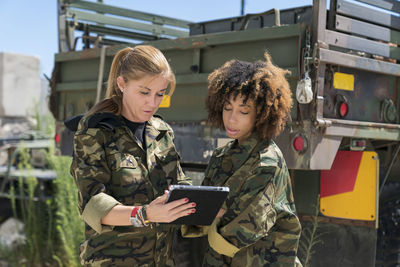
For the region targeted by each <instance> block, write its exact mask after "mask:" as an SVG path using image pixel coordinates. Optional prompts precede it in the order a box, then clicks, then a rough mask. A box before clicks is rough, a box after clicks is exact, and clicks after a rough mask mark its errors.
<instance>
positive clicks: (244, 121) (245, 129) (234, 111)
mask: <svg viewBox="0 0 400 267" xmlns="http://www.w3.org/2000/svg"><path fill="white" fill-rule="evenodd" d="M243 101H244V97H243V96H241V95H238V96H237V97H236V99H233V96H232V97H231V98H230V99H229V100H227V101H226V102H225V104H224V108H223V111H222V119H223V121H224V126H225V130H226V133H227V134H228V136H229V137H230V138H233V139H238V141H239V144H240V143H241V142H243V141H244V140H246V138H248V137H249V136H250V135H251V133H252V132H253V128H254V124H255V122H256V107H255V105H254V101H253V100H251V99H248V100H247V102H246V103H244V102H243Z"/></svg>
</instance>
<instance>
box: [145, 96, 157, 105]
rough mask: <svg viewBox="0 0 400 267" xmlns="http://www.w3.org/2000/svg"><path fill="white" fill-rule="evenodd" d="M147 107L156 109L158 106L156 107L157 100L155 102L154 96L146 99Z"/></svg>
mask: <svg viewBox="0 0 400 267" xmlns="http://www.w3.org/2000/svg"><path fill="white" fill-rule="evenodd" d="M147 105H148V106H149V107H151V108H157V107H158V106H157V100H156V96H155V95H154V96H150V97H149V98H148V99H147Z"/></svg>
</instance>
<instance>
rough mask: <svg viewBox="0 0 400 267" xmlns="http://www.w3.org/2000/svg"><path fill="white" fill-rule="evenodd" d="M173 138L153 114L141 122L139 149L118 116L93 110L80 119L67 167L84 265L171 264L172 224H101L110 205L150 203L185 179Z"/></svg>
mask: <svg viewBox="0 0 400 267" xmlns="http://www.w3.org/2000/svg"><path fill="white" fill-rule="evenodd" d="M99 117H100V119H98V118H99ZM93 122H94V123H93ZM173 138H174V136H173V131H172V129H171V128H170V126H169V125H168V124H167V123H165V122H164V121H163V120H162V119H160V118H157V117H152V118H151V119H150V120H149V121H148V122H147V123H146V128H145V143H146V148H144V149H143V147H142V145H141V143H140V142H138V140H137V138H136V136H135V135H134V134H133V133H132V131H131V130H129V128H128V127H127V126H126V125H125V123H124V122H123V120H122V119H121V117H117V116H115V115H113V114H111V113H98V114H95V115H92V116H89V117H88V118H85V119H82V120H81V121H80V123H79V126H78V129H77V132H76V133H75V137H74V157H73V162H72V165H71V173H72V175H73V176H74V178H75V181H76V184H77V186H78V189H79V209H80V212H81V214H82V218H83V220H84V221H85V225H86V231H85V241H84V242H83V243H82V244H81V248H80V256H81V262H82V264H83V265H85V266H173V261H172V255H171V243H172V241H171V240H172V231H173V226H171V225H168V224H152V225H150V226H148V227H139V228H135V227H133V226H107V225H102V224H101V218H103V217H104V216H105V215H106V214H107V213H108V212H109V211H110V210H111V209H112V208H113V207H114V206H115V205H118V204H123V205H144V204H149V203H150V202H151V201H152V200H153V199H155V198H156V197H158V196H161V195H162V194H163V192H164V190H166V189H168V185H169V184H175V183H190V180H189V179H188V178H187V177H185V175H184V174H183V172H182V169H181V167H180V164H179V155H178V153H177V152H176V150H175V146H174V143H173Z"/></svg>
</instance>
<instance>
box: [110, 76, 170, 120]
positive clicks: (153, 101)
mask: <svg viewBox="0 0 400 267" xmlns="http://www.w3.org/2000/svg"><path fill="white" fill-rule="evenodd" d="M168 83H169V82H168V80H167V79H165V78H164V77H162V76H160V75H158V76H150V75H146V76H144V77H143V78H141V79H138V80H129V81H128V82H125V81H124V79H123V78H122V76H119V77H118V78H117V84H118V87H119V89H120V90H122V92H123V93H122V115H123V116H124V117H125V118H127V119H128V120H130V121H133V122H146V121H148V120H149V119H150V118H151V116H153V115H154V113H156V112H157V110H158V106H159V105H160V103H161V101H162V99H163V97H164V95H165V93H166V91H167V87H168Z"/></svg>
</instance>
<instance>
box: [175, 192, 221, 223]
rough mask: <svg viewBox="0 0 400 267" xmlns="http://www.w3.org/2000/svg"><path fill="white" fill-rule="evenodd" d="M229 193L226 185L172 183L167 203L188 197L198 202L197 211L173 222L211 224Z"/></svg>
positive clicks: (190, 200)
mask: <svg viewBox="0 0 400 267" xmlns="http://www.w3.org/2000/svg"><path fill="white" fill-rule="evenodd" d="M228 194H229V187H225V186H195V185H171V187H170V189H169V194H168V199H167V203H168V202H171V201H174V200H178V199H181V198H186V197H187V198H188V199H189V202H195V203H196V207H195V209H196V212H195V213H192V214H190V215H188V216H184V217H181V218H178V219H176V220H175V221H173V222H171V223H174V224H188V225H210V224H211V223H212V222H213V221H214V219H215V216H217V213H218V211H219V209H220V208H221V206H222V204H223V203H224V201H225V200H226V198H227V196H228Z"/></svg>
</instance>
